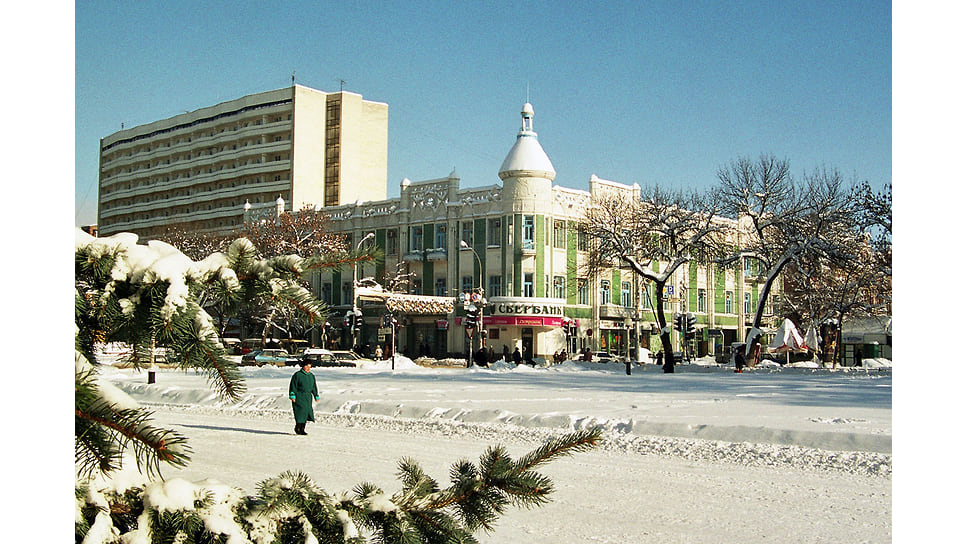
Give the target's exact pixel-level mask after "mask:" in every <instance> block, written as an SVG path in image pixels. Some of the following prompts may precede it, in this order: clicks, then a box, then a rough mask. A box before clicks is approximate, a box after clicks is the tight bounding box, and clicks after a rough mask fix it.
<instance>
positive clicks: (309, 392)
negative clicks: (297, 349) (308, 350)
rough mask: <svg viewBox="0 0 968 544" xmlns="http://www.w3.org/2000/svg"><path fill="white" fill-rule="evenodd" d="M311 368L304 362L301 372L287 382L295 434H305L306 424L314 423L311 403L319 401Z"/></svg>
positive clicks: (309, 364) (308, 363) (307, 362)
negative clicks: (294, 419)
mask: <svg viewBox="0 0 968 544" xmlns="http://www.w3.org/2000/svg"><path fill="white" fill-rule="evenodd" d="M312 367H313V365H312V363H311V362H309V361H304V362H303V364H302V370H299V371H297V372H296V373H295V374H293V375H292V379H291V380H289V400H291V401H292V415H293V416H295V418H296V429H295V431H296V434H301V435H305V434H307V433H306V422H307V421H316V418H314V417H313V401H314V400H319V393H318V392H317V390H316V376H314V375H313V373H312V372H310V369H311V368H312Z"/></svg>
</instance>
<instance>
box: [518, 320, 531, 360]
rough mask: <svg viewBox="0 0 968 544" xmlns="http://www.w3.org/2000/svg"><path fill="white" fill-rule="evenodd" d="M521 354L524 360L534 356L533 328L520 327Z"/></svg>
mask: <svg viewBox="0 0 968 544" xmlns="http://www.w3.org/2000/svg"><path fill="white" fill-rule="evenodd" d="M521 356H522V357H523V358H524V360H525V361H527V360H529V359H532V358H534V329H532V328H530V327H525V328H523V329H521Z"/></svg>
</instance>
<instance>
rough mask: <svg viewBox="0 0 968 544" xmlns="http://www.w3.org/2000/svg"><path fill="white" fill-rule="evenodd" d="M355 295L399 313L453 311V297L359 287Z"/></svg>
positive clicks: (444, 313) (417, 313)
mask: <svg viewBox="0 0 968 544" xmlns="http://www.w3.org/2000/svg"><path fill="white" fill-rule="evenodd" d="M356 295H357V296H358V297H360V298H361V299H363V300H377V301H380V302H383V303H384V304H386V306H387V309H388V310H390V311H391V312H394V313H397V314H400V315H447V314H452V313H454V299H453V298H451V297H431V296H426V295H406V294H403V293H390V292H387V291H383V290H382V289H380V290H378V289H371V288H365V287H364V288H359V289H357V290H356Z"/></svg>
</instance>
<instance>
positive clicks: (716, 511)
mask: <svg viewBox="0 0 968 544" xmlns="http://www.w3.org/2000/svg"><path fill="white" fill-rule="evenodd" d="M276 415H278V417H276ZM319 419H320V421H319V422H317V423H316V424H310V426H309V432H310V435H309V436H307V437H299V436H295V435H293V434H292V433H291V430H292V429H291V428H290V427H291V424H290V422H289V419H288V414H285V413H279V414H275V415H274V414H269V415H268V417H267V415H266V414H264V413H263V414H259V415H256V414H254V413H251V414H249V415H245V414H240V413H238V412H231V411H219V410H198V409H177V408H175V409H164V408H162V409H158V411H157V412H156V420H157V421H158V422H159V423H161V424H162V425H165V426H169V427H170V428H173V429H176V430H177V431H179V432H181V433H183V434H184V435H186V436H188V437H189V439H190V444H191V446H192V448H193V449H194V452H195V454H194V457H193V461H192V463H191V465H190V466H189V467H188V468H186V469H183V470H180V471H171V470H166V471H165V475H166V477H169V478H171V477H183V478H186V479H188V480H192V481H194V480H199V479H204V478H207V477H214V478H215V479H217V480H219V481H220V482H223V483H229V484H232V485H236V486H239V487H241V488H243V489H246V490H248V491H249V492H254V490H255V489H256V484H257V483H258V482H260V481H262V480H263V479H265V478H266V477H269V476H273V475H277V474H279V473H282V472H284V471H286V470H301V471H303V472H305V473H307V474H308V475H309V476H311V477H312V478H313V479H314V480H315V481H316V482H317V483H318V484H320V485H322V486H323V487H324V488H325V489H327V490H328V491H330V492H336V491H343V490H349V489H352V488H353V487H354V486H355V485H356V484H358V483H361V482H363V481H369V482H372V483H375V484H377V485H379V486H380V487H382V488H383V489H384V490H385V491H388V492H393V491H396V490H397V489H399V483H398V481H397V479H396V476H395V471H396V467H397V462H398V461H399V460H400V459H401V458H403V457H405V456H409V457H412V458H414V459H416V460H417V461H418V462H419V463H420V464H421V465H422V466H423V467H424V469H425V470H426V471H427V472H428V473H429V474H431V475H432V476H433V477H435V478H437V479H438V481H439V482H446V479H447V471H448V470H449V468H450V465H451V464H452V463H453V462H454V461H456V460H457V459H458V458H468V459H471V460H476V459H477V458H478V456H479V455H480V454H481V453H482V452H483V451H484V449H485V448H486V447H487V446H489V445H491V444H495V443H501V444H504V445H505V446H506V447H507V448H508V450H509V452H510V453H511V454H512V455H515V456H518V455H521V454H523V453H525V452H527V451H529V450H530V449H532V448H533V447H535V446H536V445H537V444H538V443H539V442H540V440H538V439H537V438H536V437H535V435H536V433H534V432H533V431H529V430H521V432H518V433H513V432H508V431H507V430H505V429H504V428H502V427H499V426H489V425H479V424H471V425H467V424H461V425H456V426H448V425H442V426H441V427H440V428H438V429H437V432H435V431H434V430H433V428H432V427H421V426H418V427H417V428H416V429H413V428H412V426H400V425H397V424H395V423H394V422H393V421H391V420H390V418H385V417H379V416H376V417H374V416H356V415H348V416H323V417H320V418H319ZM408 428H409V429H410V431H408ZM542 472H543V473H545V474H547V475H548V476H550V477H551V478H552V480H553V481H554V482H555V485H556V491H555V494H554V495H553V500H552V502H551V503H550V504H548V505H546V506H544V507H541V508H538V509H535V510H520V509H512V510H510V511H509V513H508V514H507V515H506V516H504V517H502V518H501V520H500V522H499V524H498V528H497V530H496V531H495V532H493V533H491V534H482V535H480V536H481V538H480V540H481V542H485V543H504V544H517V543H520V544H544V543H547V544H552V543H555V544H561V543H571V542H597V543H638V542H663V543H668V542H682V543H687V542H688V543H704V544H705V543H710V544H711V543H722V542H750V541H756V542H784V543H791V542H824V543H833V542H845V543H846V542H851V543H857V542H890V541H891V517H892V516H891V480H890V478H885V477H881V476H861V475H854V474H850V473H847V472H843V471H818V470H810V469H801V468H791V467H789V466H783V465H781V466H746V465H743V464H738V463H733V462H716V461H695V460H689V459H683V458H681V457H675V456H668V455H658V454H642V453H639V452H625V451H617V450H609V451H602V450H596V451H592V452H586V453H581V454H577V455H575V456H572V457H568V458H563V459H558V460H556V461H554V462H552V463H550V464H548V465H546V466H545V467H544V468H543V470H542Z"/></svg>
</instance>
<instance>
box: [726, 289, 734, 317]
mask: <svg viewBox="0 0 968 544" xmlns="http://www.w3.org/2000/svg"><path fill="white" fill-rule="evenodd" d="M725 302H726V308H725V309H726V313H727V314H731V313H733V292H732V291H726V300H725Z"/></svg>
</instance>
